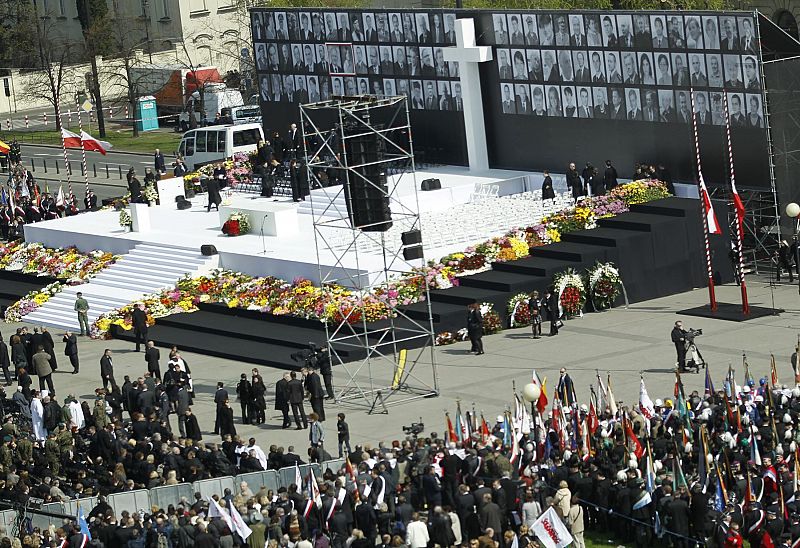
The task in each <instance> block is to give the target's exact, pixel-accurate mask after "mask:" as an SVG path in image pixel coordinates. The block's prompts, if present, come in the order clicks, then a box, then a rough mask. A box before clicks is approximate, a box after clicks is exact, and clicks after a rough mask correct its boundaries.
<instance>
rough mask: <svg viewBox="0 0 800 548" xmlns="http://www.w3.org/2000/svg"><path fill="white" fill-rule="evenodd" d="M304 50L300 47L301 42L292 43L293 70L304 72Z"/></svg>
mask: <svg viewBox="0 0 800 548" xmlns="http://www.w3.org/2000/svg"><path fill="white" fill-rule="evenodd" d="M304 69H305V67H304V66H303V50H302V49H300V44H292V71H293V72H303V71H304Z"/></svg>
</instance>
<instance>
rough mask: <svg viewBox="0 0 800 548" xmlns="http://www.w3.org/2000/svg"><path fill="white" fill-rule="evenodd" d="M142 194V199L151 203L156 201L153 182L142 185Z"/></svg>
mask: <svg viewBox="0 0 800 548" xmlns="http://www.w3.org/2000/svg"><path fill="white" fill-rule="evenodd" d="M142 194H143V195H144V199H145V200H147V201H148V202H150V203H151V204H155V203H156V202H157V201H158V189H157V188H156V185H155V184H152V183H148V184H146V185H144V190H143V191H142Z"/></svg>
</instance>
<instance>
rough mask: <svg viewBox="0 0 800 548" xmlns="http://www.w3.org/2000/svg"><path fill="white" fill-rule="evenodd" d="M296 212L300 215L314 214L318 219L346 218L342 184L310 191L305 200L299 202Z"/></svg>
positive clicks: (345, 203)
mask: <svg viewBox="0 0 800 548" xmlns="http://www.w3.org/2000/svg"><path fill="white" fill-rule="evenodd" d="M297 212H298V213H299V214H301V215H315V216H316V219H317V220H318V221H319V220H325V221H327V220H333V219H346V218H347V202H346V201H345V199H344V191H343V190H342V186H341V185H338V186H331V187H326V188H317V189H314V190H312V191H311V195H310V196H307V197H306V199H305V201H303V202H300V205H299V207H298V209H297Z"/></svg>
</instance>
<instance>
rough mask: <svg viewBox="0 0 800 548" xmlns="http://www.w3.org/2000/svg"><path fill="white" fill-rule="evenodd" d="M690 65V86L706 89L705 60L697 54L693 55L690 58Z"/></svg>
mask: <svg viewBox="0 0 800 548" xmlns="http://www.w3.org/2000/svg"><path fill="white" fill-rule="evenodd" d="M690 62H691V64H692V86H699V87H706V86H708V78H706V71H705V58H704V57H703V55H701V54H699V53H694V54H692V55H691V56H690Z"/></svg>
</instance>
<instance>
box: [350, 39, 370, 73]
mask: <svg viewBox="0 0 800 548" xmlns="http://www.w3.org/2000/svg"><path fill="white" fill-rule="evenodd" d="M353 49H354V50H355V51H356V66H355V69H356V74H367V73H368V72H369V69H368V67H367V54H366V53H365V51H366V48H365V47H364V46H354V47H353Z"/></svg>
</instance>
